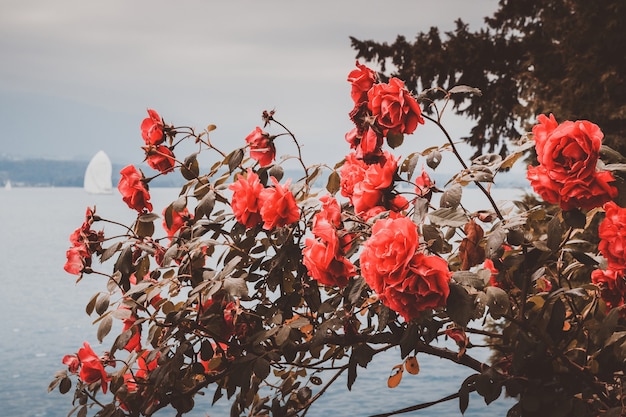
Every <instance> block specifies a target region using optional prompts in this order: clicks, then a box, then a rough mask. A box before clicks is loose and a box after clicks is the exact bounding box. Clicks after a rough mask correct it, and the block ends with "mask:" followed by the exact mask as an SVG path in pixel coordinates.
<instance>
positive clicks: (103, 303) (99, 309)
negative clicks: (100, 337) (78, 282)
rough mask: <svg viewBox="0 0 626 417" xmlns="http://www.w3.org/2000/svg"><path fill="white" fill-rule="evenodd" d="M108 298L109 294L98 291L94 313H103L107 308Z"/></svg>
mask: <svg viewBox="0 0 626 417" xmlns="http://www.w3.org/2000/svg"><path fill="white" fill-rule="evenodd" d="M109 298H110V297H109V294H107V293H100V296H99V297H98V300H97V301H96V313H98V315H99V316H101V315H103V314H104V313H105V312H106V311H107V309H108V308H109Z"/></svg>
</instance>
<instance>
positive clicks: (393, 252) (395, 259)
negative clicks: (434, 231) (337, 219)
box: [360, 217, 419, 294]
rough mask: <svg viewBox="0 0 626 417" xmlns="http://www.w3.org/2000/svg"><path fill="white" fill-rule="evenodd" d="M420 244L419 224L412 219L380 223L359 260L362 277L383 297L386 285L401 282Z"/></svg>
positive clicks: (364, 246) (386, 220)
mask: <svg viewBox="0 0 626 417" xmlns="http://www.w3.org/2000/svg"><path fill="white" fill-rule="evenodd" d="M418 242H419V236H418V233H417V225H416V224H415V223H413V222H412V221H411V220H410V219H408V218H406V217H399V218H397V219H392V218H388V219H381V220H377V221H376V223H374V226H373V227H372V235H371V236H370V238H369V239H368V240H367V241H366V242H365V243H364V244H363V252H361V257H360V259H361V275H363V278H365V281H366V282H367V284H368V285H369V286H370V288H371V289H372V290H374V291H375V292H376V293H378V294H383V292H384V290H385V288H386V286H388V285H395V284H398V283H400V282H402V280H403V279H404V278H405V276H406V269H407V268H408V265H409V262H410V261H411V259H412V258H413V256H414V254H415V251H416V250H417V245H418Z"/></svg>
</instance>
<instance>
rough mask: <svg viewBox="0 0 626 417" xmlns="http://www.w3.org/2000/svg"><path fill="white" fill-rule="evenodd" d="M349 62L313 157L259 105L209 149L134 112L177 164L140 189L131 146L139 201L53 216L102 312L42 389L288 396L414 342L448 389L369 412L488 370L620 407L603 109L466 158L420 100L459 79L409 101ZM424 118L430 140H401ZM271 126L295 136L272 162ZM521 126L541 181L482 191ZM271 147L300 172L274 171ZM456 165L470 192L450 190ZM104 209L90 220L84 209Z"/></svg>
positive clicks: (302, 408)
mask: <svg viewBox="0 0 626 417" xmlns="http://www.w3.org/2000/svg"><path fill="white" fill-rule="evenodd" d="M348 82H349V83H350V86H351V93H350V94H351V97H352V99H353V102H354V108H353V109H352V110H351V111H350V112H349V117H350V119H351V120H352V121H353V122H354V124H355V126H354V129H352V130H351V131H350V132H348V133H347V134H346V135H345V137H346V140H347V141H348V146H347V148H350V151H349V153H348V154H347V155H346V156H345V158H343V159H342V160H341V161H340V162H338V163H337V164H336V165H335V166H332V167H328V166H324V165H307V164H305V162H304V160H303V158H302V155H301V154H300V144H299V142H298V140H297V138H296V136H295V135H294V134H293V133H292V132H291V131H290V130H289V129H288V128H287V127H285V125H283V124H282V123H281V122H280V121H278V120H276V118H275V113H274V111H271V112H267V111H265V112H263V116H262V118H263V121H264V128H268V126H269V128H268V130H269V129H270V128H276V129H279V132H278V133H273V134H270V133H268V132H265V131H264V130H262V129H261V128H260V127H256V128H255V130H254V131H253V132H252V133H251V134H250V135H249V136H248V137H246V138H243V139H242V140H241V142H240V143H241V145H240V147H238V148H236V149H234V150H230V151H225V150H222V149H219V148H218V147H216V146H215V145H214V143H213V142H212V140H211V135H212V133H211V132H213V131H214V130H215V126H214V125H209V127H208V128H207V129H206V130H204V131H202V132H196V131H195V130H194V129H191V128H188V127H176V126H174V125H170V124H165V123H164V122H163V120H162V119H161V117H160V116H159V115H158V113H156V111H154V110H148V115H149V117H148V118H146V119H145V120H144V121H143V122H142V123H141V129H140V130H141V135H142V138H143V140H144V142H145V146H144V147H143V149H144V151H145V152H146V155H145V156H146V160H147V162H148V165H149V166H150V167H151V168H152V169H154V170H155V171H156V174H155V176H154V177H156V176H159V175H172V173H174V172H177V173H179V174H180V175H182V177H183V178H184V180H185V183H184V185H183V186H182V188H181V190H180V193H179V195H178V196H173V200H172V202H171V203H170V204H168V205H167V206H166V207H157V210H155V211H153V205H152V203H151V202H150V192H149V188H148V184H149V183H150V181H151V180H152V179H153V178H154V177H146V176H144V175H143V174H142V173H141V172H140V171H138V170H137V169H136V168H135V167H134V166H133V165H129V166H128V167H125V168H124V169H123V170H122V171H121V179H120V183H119V186H118V190H119V191H120V194H121V197H122V200H123V201H124V202H125V203H126V204H127V205H128V207H129V208H130V209H132V210H135V211H136V212H137V218H136V221H134V223H133V224H131V225H121V224H119V223H117V222H115V221H114V220H109V219H105V218H103V217H101V216H100V214H98V215H96V214H95V209H94V210H92V209H88V210H87V213H86V218H85V221H84V222H83V225H82V226H80V227H79V228H78V229H76V231H75V232H74V233H72V235H71V236H70V245H71V246H70V249H69V250H68V252H67V262H66V264H65V270H66V271H67V272H69V273H70V274H74V275H76V276H78V278H79V279H81V278H84V277H85V276H87V275H89V278H90V279H102V282H103V290H102V291H100V292H99V293H97V294H95V295H94V296H93V297H92V298H91V300H89V301H88V303H87V307H86V311H87V313H88V314H90V315H95V316H96V319H95V322H96V323H97V324H98V328H97V337H98V339H99V340H100V341H101V342H104V340H105V339H106V338H107V336H108V335H109V333H111V332H113V333H117V334H116V335H115V337H114V339H113V341H112V343H110V344H108V345H107V346H106V347H103V348H102V349H101V350H103V353H102V355H101V356H98V355H97V354H96V353H95V352H94V351H93V349H92V348H91V347H90V346H89V344H87V343H85V345H84V346H83V347H82V348H80V349H79V350H78V351H77V353H76V354H68V355H66V356H65V357H64V358H62V363H63V364H64V365H65V366H66V369H64V370H62V371H59V372H58V373H57V374H56V376H55V378H54V380H53V381H52V382H51V384H50V390H52V389H54V388H56V387H58V388H59V390H60V392H62V393H67V392H69V391H70V390H71V388H72V385H73V384H74V383H75V390H74V404H75V407H76V408H75V410H77V412H78V414H79V415H87V413H88V412H89V411H90V410H91V411H93V412H94V413H95V415H97V416H139V415H146V416H149V415H152V414H154V413H155V412H157V411H158V410H160V409H163V408H167V407H172V408H174V409H175V410H176V413H177V415H183V414H184V413H186V412H188V411H190V410H192V409H193V408H194V406H195V405H196V403H195V401H196V399H197V398H198V395H199V394H201V393H204V392H205V391H206V390H207V389H208V388H211V389H212V391H213V392H214V395H213V401H214V402H215V401H218V400H220V399H221V398H222V397H223V396H226V397H227V399H228V400H230V402H231V415H249V416H262V415H273V416H294V415H304V414H306V413H307V411H308V410H309V408H310V407H311V406H312V405H313V404H314V403H315V402H316V401H317V400H318V399H319V398H321V397H322V396H323V394H324V392H326V390H327V389H328V387H329V386H330V385H332V384H333V383H335V382H336V381H342V380H343V381H345V383H346V384H347V386H348V388H351V387H352V386H353V384H354V382H355V380H356V378H357V374H358V368H359V367H366V366H367V365H368V363H370V362H371V361H373V360H376V358H377V355H379V354H380V353H382V352H385V351H390V350H393V349H396V351H397V354H398V361H399V362H400V363H399V364H398V365H396V366H394V367H393V368H392V369H390V373H391V376H390V377H389V378H388V380H387V384H388V386H389V387H395V386H397V385H398V384H399V383H400V382H401V380H402V379H403V372H404V371H406V372H407V373H408V374H417V373H418V372H419V362H418V358H421V359H419V360H426V359H425V358H426V357H427V356H428V355H430V356H435V357H438V358H443V359H446V360H449V361H452V362H455V363H457V364H458V365H459V366H463V367H467V368H469V369H471V370H472V374H471V375H470V376H469V377H468V378H467V379H465V381H463V383H462V384H461V386H460V387H458V389H454V388H451V390H452V391H453V392H451V393H450V395H446V396H445V397H442V398H441V399H433V401H432V402H429V403H424V404H416V405H414V406H411V407H405V408H402V409H397V410H393V409H392V410H390V411H389V412H388V413H385V414H383V415H385V416H388V415H394V414H401V413H406V412H410V411H414V410H418V409H421V408H425V407H427V406H430V405H433V404H436V403H439V402H443V401H450V400H456V401H458V404H459V411H460V413H463V412H464V411H465V410H466V408H467V406H468V402H469V398H470V393H471V392H477V393H478V394H479V395H480V396H481V397H482V398H483V399H484V401H485V403H486V404H489V403H491V402H493V401H495V400H496V399H497V398H499V397H500V396H502V395H503V391H504V392H506V394H507V395H509V396H511V397H514V398H515V399H516V400H517V401H515V404H514V406H513V407H512V409H511V411H510V415H521V416H546V415H550V416H569V415H576V416H596V415H605V416H617V415H620V413H623V412H624V411H625V410H624V408H623V403H624V398H623V394H622V393H623V386H624V382H626V381H624V372H623V371H624V370H623V365H622V364H623V363H624V361H625V360H626V322H625V317H626V314H624V311H625V310H624V308H626V307H624V298H625V295H626V292H625V291H626V281H625V280H624V271H625V270H626V255H625V252H624V247H625V244H624V241H623V239H624V238H623V235H624V233H623V232H622V231H623V230H624V228H626V214H625V213H626V210H625V209H623V208H622V206H623V205H624V201H623V200H621V199H620V196H622V195H626V189H625V185H624V184H625V183H624V181H623V179H622V177H621V176H620V175H621V172H622V171H624V169H625V167H626V165H625V164H624V163H623V162H624V159H623V157H621V156H619V155H616V154H615V153H614V152H611V151H610V150H609V149H607V148H605V147H604V146H603V145H602V143H601V141H602V132H601V130H600V128H599V127H598V126H596V125H594V124H593V123H591V122H589V121H576V122H571V121H564V122H562V123H560V124H559V123H557V121H556V118H555V117H554V116H551V115H550V116H545V115H543V116H540V117H539V119H538V124H537V125H536V126H535V127H534V128H533V130H532V133H529V134H528V135H526V136H525V137H522V138H520V141H519V143H518V144H517V148H516V149H515V151H514V152H513V153H512V154H510V155H507V156H502V155H496V154H488V155H482V156H480V157H478V158H476V159H474V160H472V161H470V162H469V163H468V162H466V161H465V160H464V159H463V158H461V156H460V154H459V152H458V150H457V149H456V145H455V141H454V140H453V138H452V137H450V136H449V134H448V132H447V130H446V129H445V128H444V127H443V125H442V124H441V120H442V118H443V116H444V114H443V110H439V109H445V108H446V104H447V103H448V102H449V101H450V100H451V97H452V96H453V95H455V94H471V93H476V92H477V90H476V89H473V88H470V87H467V86H457V87H454V88H452V89H451V90H449V91H443V90H441V89H430V90H427V91H425V92H423V93H422V94H420V95H419V101H418V99H417V98H416V97H413V96H412V95H411V94H410V93H409V92H408V90H406V88H405V87H404V84H403V83H402V81H400V80H398V79H391V80H390V81H389V83H381V82H380V81H379V78H378V76H377V74H376V73H375V72H374V71H373V70H371V69H370V68H368V67H366V66H365V65H363V64H360V63H357V68H356V69H355V70H353V71H351V72H350V74H349V76H348ZM439 100H443V101H444V103H443V105H441V106H440V105H438V101H439ZM422 108H423V109H424V112H422ZM426 122H428V123H432V124H434V125H435V126H436V127H438V128H439V129H440V131H441V133H442V138H443V139H444V142H443V144H442V145H441V146H436V147H428V148H425V149H422V148H421V145H420V142H419V139H416V140H411V141H410V142H409V141H406V142H405V140H404V135H405V134H406V135H408V134H411V133H414V132H415V133H416V134H417V133H419V129H418V128H419V125H420V124H422V123H426ZM283 139H286V140H292V141H293V142H294V143H295V144H296V147H297V150H298V155H297V156H292V157H288V156H287V157H285V158H282V159H280V161H281V162H278V160H277V159H276V153H277V151H278V150H280V149H281V140H283ZM185 140H190V141H193V142H194V144H195V145H199V146H200V149H201V151H202V152H205V153H209V155H212V158H213V159H212V160H211V161H210V162H209V164H208V165H204V163H203V165H202V166H201V164H200V162H199V160H198V158H197V155H198V152H194V153H193V154H191V155H189V156H188V157H186V158H184V159H182V160H180V159H177V158H176V156H175V153H180V148H178V146H179V145H180V144H181V143H183V142H184V141H185ZM533 148H534V149H535V150H536V153H537V162H538V165H537V166H531V167H529V168H528V176H527V178H528V179H529V181H530V185H531V186H532V187H533V188H534V191H535V192H536V193H537V194H538V195H539V196H540V197H541V198H542V199H538V198H537V197H536V196H535V195H527V196H525V197H524V198H522V199H520V201H516V202H515V205H513V206H511V205H502V204H498V203H497V202H496V200H495V199H494V196H493V195H492V191H493V192H494V193H497V189H495V188H494V189H492V188H491V183H493V182H494V181H495V177H496V176H497V175H499V174H500V173H501V172H502V171H504V170H507V169H509V168H511V167H512V166H513V165H514V164H515V162H516V161H518V160H520V158H522V156H523V155H524V154H525V153H527V152H529V151H532V149H533ZM159 149H161V150H160V151H159ZM396 149H398V150H396ZM416 149H417V150H416ZM166 150H167V151H166ZM398 151H402V154H404V155H405V156H401V155H400V153H399V152H398ZM155 152H157V153H155ZM396 152H398V154H396ZM157 156H158V158H157ZM288 160H296V161H297V162H298V163H299V164H300V167H301V168H302V174H301V176H300V177H295V178H283V177H284V176H285V170H284V168H283V164H284V163H285V162H284V161H288ZM443 160H446V163H445V165H447V166H451V165H452V164H453V163H454V164H459V165H460V167H461V169H460V171H459V172H458V173H457V174H455V175H453V176H452V178H451V179H450V181H449V182H447V183H445V184H444V185H442V186H441V188H439V187H440V186H439V185H435V182H434V181H433V180H432V179H431V175H429V172H428V171H427V170H426V168H425V166H428V167H429V169H430V170H436V169H437V168H438V166H440V165H441V164H442V161H443ZM420 161H421V166H422V167H421V170H420V171H418V172H416V169H417V167H418V164H420ZM322 178H323V180H324V183H325V186H324V185H323V184H320V183H319V181H320V179H322ZM468 186H474V187H476V188H477V189H478V190H479V192H481V193H482V195H484V202H485V205H484V207H483V208H482V209H480V210H477V211H470V210H467V209H466V208H465V206H464V205H463V197H464V195H463V192H464V189H465V187H468ZM436 197H438V198H436ZM157 213H161V215H160V216H159V215H158V214H157ZM103 223H106V224H108V228H107V231H106V234H105V232H104V230H100V231H96V230H94V229H97V228H96V224H103ZM156 225H159V226H162V227H157V226H156ZM115 227H119V229H120V232H119V233H118V231H112V230H111V228H115ZM94 256H96V257H98V258H99V261H101V262H102V263H104V265H105V266H104V267H103V268H102V270H100V269H98V268H95V267H94V264H95V263H94V262H93V257H94ZM108 260H111V261H114V262H113V263H112V265H111V263H107V261H108ZM107 268H108V269H112V270H110V271H109V270H108V269H107ZM116 323H117V324H118V326H114V324H116ZM113 329H115V330H113ZM117 329H119V330H117ZM447 338H449V339H451V340H452V341H453V344H452V346H456V350H455V349H451V348H450V346H449V345H446V344H445V343H444V342H445V340H446V339H447ZM470 339H471V340H470ZM481 339H483V340H485V342H484V344H485V345H486V346H488V347H491V348H493V355H492V357H491V358H490V359H489V360H488V361H486V362H481V361H479V360H477V359H476V358H475V357H474V356H473V352H474V351H473V349H474V348H476V347H477V346H478V345H481V344H482V343H481V342H478V341H479V340H481ZM344 373H345V374H346V378H345V379H342V378H340V377H341V376H342V375H344ZM382 384H384V381H383V382H382ZM100 390H102V391H103V394H106V393H107V392H108V391H109V390H110V392H111V393H112V395H108V396H106V395H101V394H100V392H99V391H100ZM357 395H358V394H357ZM390 408H393V405H390Z"/></svg>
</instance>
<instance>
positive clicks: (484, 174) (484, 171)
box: [458, 166, 493, 184]
mask: <svg viewBox="0 0 626 417" xmlns="http://www.w3.org/2000/svg"><path fill="white" fill-rule="evenodd" d="M458 181H459V182H460V183H461V184H469V183H470V182H493V172H491V170H490V169H489V168H487V167H483V166H473V167H470V168H469V169H467V170H464V171H463V172H462V175H461V176H459V177H458Z"/></svg>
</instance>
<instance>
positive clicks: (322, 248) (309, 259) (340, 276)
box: [302, 238, 356, 288]
mask: <svg viewBox="0 0 626 417" xmlns="http://www.w3.org/2000/svg"><path fill="white" fill-rule="evenodd" d="M302 254H303V259H302V263H303V264H304V266H306V268H307V270H308V271H309V276H310V277H311V278H313V279H315V280H316V281H318V282H319V283H320V284H322V285H326V286H329V287H339V288H343V287H345V286H346V285H348V279H349V278H350V277H352V276H354V275H355V273H356V269H355V267H354V265H353V264H352V263H351V262H350V261H349V260H348V259H347V258H346V257H345V256H343V255H341V254H339V253H338V250H337V248H335V249H334V250H333V249H332V248H331V246H330V245H328V243H327V242H324V241H319V240H315V239H310V238H309V239H306V241H305V249H304V250H303V251H302Z"/></svg>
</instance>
